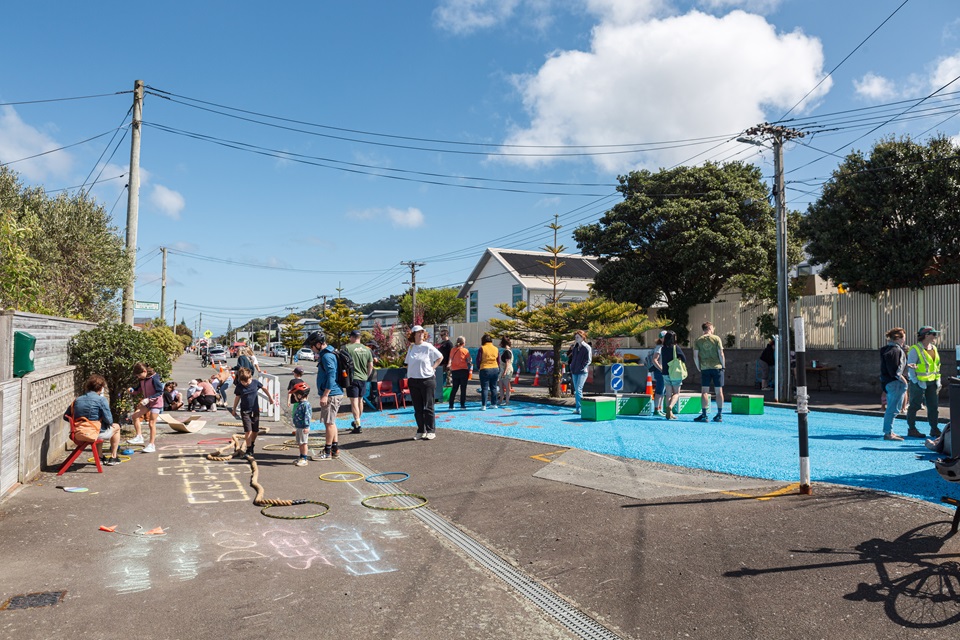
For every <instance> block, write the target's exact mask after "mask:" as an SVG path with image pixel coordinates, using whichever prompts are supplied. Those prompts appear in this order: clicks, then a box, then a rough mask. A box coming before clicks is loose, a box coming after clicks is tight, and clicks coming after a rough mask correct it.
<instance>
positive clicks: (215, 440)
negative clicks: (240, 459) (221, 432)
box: [197, 438, 233, 444]
mask: <svg viewBox="0 0 960 640" xmlns="http://www.w3.org/2000/svg"><path fill="white" fill-rule="evenodd" d="M230 442H233V438H207V439H206V440H201V441H200V442H198V443H197V444H228V443H230Z"/></svg>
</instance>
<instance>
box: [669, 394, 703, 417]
mask: <svg viewBox="0 0 960 640" xmlns="http://www.w3.org/2000/svg"><path fill="white" fill-rule="evenodd" d="M674 413H675V414H677V415H681V414H692V415H696V414H698V413H700V394H699V393H698V394H697V395H692V394H690V395H685V394H680V399H679V400H677V410H676V411H674Z"/></svg>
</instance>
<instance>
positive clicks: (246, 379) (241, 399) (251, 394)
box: [231, 367, 273, 458]
mask: <svg viewBox="0 0 960 640" xmlns="http://www.w3.org/2000/svg"><path fill="white" fill-rule="evenodd" d="M262 389H263V384H262V383H261V382H260V381H259V380H254V379H253V372H252V371H250V369H247V368H246V367H241V368H240V370H238V371H237V384H236V388H235V389H234V393H235V394H236V397H234V399H233V409H232V410H231V412H232V413H233V414H234V415H236V414H237V405H240V421H241V422H242V423H243V434H244V444H245V446H244V448H243V449H237V450H236V451H235V452H234V453H233V457H235V458H242V457H244V456H253V445H254V443H255V442H256V441H257V436H258V435H259V434H260V405H259V404H258V403H257V395H258V394H259V393H260V392H261V390H262ZM263 396H264V397H265V398H266V399H267V402H269V403H270V405H273V398H271V397H270V394H268V393H264V394H263Z"/></svg>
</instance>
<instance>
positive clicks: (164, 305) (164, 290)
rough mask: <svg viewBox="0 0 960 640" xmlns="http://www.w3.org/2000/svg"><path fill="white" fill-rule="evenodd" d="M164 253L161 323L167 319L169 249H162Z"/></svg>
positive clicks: (161, 281) (161, 283)
mask: <svg viewBox="0 0 960 640" xmlns="http://www.w3.org/2000/svg"><path fill="white" fill-rule="evenodd" d="M160 251H162V252H163V268H162V269H161V271H160V322H163V321H164V320H165V319H166V315H165V314H166V313H167V248H166V247H160Z"/></svg>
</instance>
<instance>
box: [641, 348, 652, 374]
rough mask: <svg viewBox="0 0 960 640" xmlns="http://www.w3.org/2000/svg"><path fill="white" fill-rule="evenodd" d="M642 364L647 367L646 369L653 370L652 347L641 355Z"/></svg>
mask: <svg viewBox="0 0 960 640" xmlns="http://www.w3.org/2000/svg"><path fill="white" fill-rule="evenodd" d="M643 364H644V366H646V367H647V371H653V349H651V350H650V353H648V354H647V355H645V356H644V357H643Z"/></svg>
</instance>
